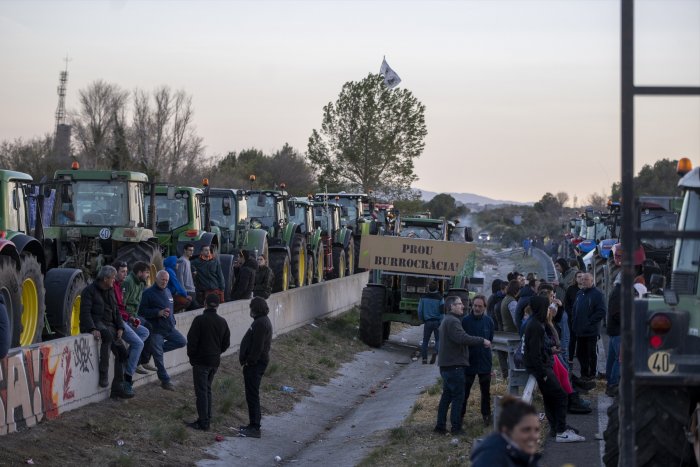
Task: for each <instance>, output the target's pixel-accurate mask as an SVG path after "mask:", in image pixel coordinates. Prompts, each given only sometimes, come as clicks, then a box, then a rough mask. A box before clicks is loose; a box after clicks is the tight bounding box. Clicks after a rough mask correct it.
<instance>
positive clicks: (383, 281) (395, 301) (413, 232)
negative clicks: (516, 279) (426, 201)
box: [360, 215, 476, 347]
mask: <svg viewBox="0 0 700 467" xmlns="http://www.w3.org/2000/svg"><path fill="white" fill-rule="evenodd" d="M456 231H457V232H462V234H463V237H462V238H460V239H459V241H455V236H454V234H455V232H456ZM471 237H472V236H471V229H470V228H467V229H463V230H456V225H455V223H454V222H450V221H446V220H444V219H429V218H425V217H410V218H402V217H401V216H400V215H397V216H396V218H395V221H394V229H393V235H385V236H383V237H382V238H387V239H388V240H389V241H393V240H394V239H395V240H396V242H397V243H398V242H400V241H401V239H402V238H405V239H420V240H433V241H440V242H453V243H465V242H471V241H472V238H471ZM475 257H476V253H475V252H473V251H472V252H471V253H469V255H468V256H467V258H466V261H465V262H464V265H463V266H462V269H461V270H459V271H458V272H457V274H455V275H454V276H448V275H442V274H439V273H438V274H425V273H412V272H392V271H390V270H383V269H371V270H370V279H369V283H368V284H367V286H365V288H364V289H363V290H362V299H361V302H360V339H362V341H363V342H364V343H365V344H367V345H369V346H371V347H380V346H381V345H382V342H383V341H385V340H386V339H388V338H389V334H390V333H391V323H392V321H394V322H400V323H408V324H410V325H413V326H419V325H421V324H423V323H422V322H421V321H420V320H419V319H418V302H419V301H420V298H421V296H422V295H425V294H426V293H427V292H428V284H429V283H430V282H431V281H436V282H437V283H438V286H439V291H440V293H442V294H445V295H457V296H459V297H461V298H462V301H463V302H464V303H465V305H466V304H467V303H469V299H470V292H469V291H468V290H467V284H468V283H469V277H471V276H472V275H473V274H474V271H475Z"/></svg>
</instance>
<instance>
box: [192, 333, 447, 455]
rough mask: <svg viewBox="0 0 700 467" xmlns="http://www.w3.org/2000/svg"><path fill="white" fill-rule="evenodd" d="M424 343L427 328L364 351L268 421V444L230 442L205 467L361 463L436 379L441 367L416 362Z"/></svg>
mask: <svg viewBox="0 0 700 467" xmlns="http://www.w3.org/2000/svg"><path fill="white" fill-rule="evenodd" d="M421 339H422V328H421V327H414V328H409V329H405V330H403V331H402V332H400V333H399V334H397V335H393V336H392V338H391V340H390V341H389V342H387V343H386V344H385V345H383V346H382V348H381V349H375V350H369V351H365V352H361V353H359V354H357V355H356V358H355V359H354V360H353V361H352V362H349V363H346V364H345V365H343V366H342V367H341V369H340V375H339V376H337V377H336V378H334V379H333V380H331V382H330V383H329V384H328V385H326V386H317V387H314V388H312V389H311V393H312V395H311V396H309V397H306V398H304V399H303V400H302V401H301V402H300V403H298V404H297V405H296V406H295V407H294V410H293V411H291V412H287V413H284V414H280V415H275V416H268V417H264V418H263V421H262V427H263V437H262V438H261V439H245V438H229V439H227V440H226V441H225V442H223V443H219V444H217V445H216V446H213V448H212V449H211V450H209V452H208V453H209V454H211V455H213V456H215V457H217V458H218V459H217V460H206V461H202V462H199V463H198V465H201V466H224V465H232V464H243V463H245V464H246V465H250V466H266V465H275V464H276V462H275V456H279V457H281V458H282V463H292V462H293V463H297V464H298V465H313V464H330V463H332V464H333V465H336V466H345V465H355V464H357V463H358V462H359V461H360V460H362V459H363V458H364V457H365V456H366V455H367V454H368V453H369V452H370V451H371V450H372V449H373V448H375V447H376V446H378V445H380V444H381V443H382V442H383V440H384V437H385V431H386V430H388V429H390V428H393V427H397V426H400V425H401V423H402V422H403V420H404V419H405V418H406V417H407V416H408V415H409V413H410V412H411V408H412V407H413V404H414V402H415V400H416V399H417V397H418V396H419V394H420V393H421V392H422V391H424V390H425V388H426V387H428V386H431V385H433V384H435V382H436V381H437V378H438V369H437V367H436V366H435V365H423V364H421V363H420V361H413V360H412V358H411V357H412V356H413V354H414V353H415V352H416V350H417V348H418V344H419V343H420V340H421Z"/></svg>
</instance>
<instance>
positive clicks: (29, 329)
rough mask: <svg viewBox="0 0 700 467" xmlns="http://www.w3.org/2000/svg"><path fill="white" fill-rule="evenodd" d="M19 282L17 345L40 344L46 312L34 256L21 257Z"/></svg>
mask: <svg viewBox="0 0 700 467" xmlns="http://www.w3.org/2000/svg"><path fill="white" fill-rule="evenodd" d="M19 282H20V286H21V287H22V327H21V331H20V334H19V345H20V346H22V347H24V346H25V345H31V344H34V343H36V342H41V333H42V331H43V330H44V312H45V311H46V303H45V302H44V295H45V289H44V277H43V275H42V274H41V265H40V264H39V261H38V260H37V259H36V256H34V255H32V254H24V255H22V269H21V271H20V273H19ZM13 342H14V336H13Z"/></svg>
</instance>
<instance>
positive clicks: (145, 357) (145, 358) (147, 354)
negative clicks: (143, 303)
mask: <svg viewBox="0 0 700 467" xmlns="http://www.w3.org/2000/svg"><path fill="white" fill-rule="evenodd" d="M141 326H143V327H144V328H146V330H147V331H148V337H147V338H146V340H145V341H143V350H141V356H140V357H139V365H145V364H146V363H148V362H150V361H151V355H153V352H152V351H151V348H152V347H153V345H152V342H153V326H152V325H151V323H149V322H148V320H147V319H146V318H141V325H140V326H139V327H141Z"/></svg>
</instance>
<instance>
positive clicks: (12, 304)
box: [0, 256, 22, 347]
mask: <svg viewBox="0 0 700 467" xmlns="http://www.w3.org/2000/svg"><path fill="white" fill-rule="evenodd" d="M19 284H20V282H19V274H18V273H17V265H16V264H15V261H14V260H13V259H12V258H10V257H9V256H0V295H2V298H3V299H4V301H5V308H7V320H8V321H9V323H10V330H11V337H12V339H11V341H10V347H17V346H18V345H19V336H20V332H21V326H22V324H21V323H22V294H21V290H20V286H19Z"/></svg>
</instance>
